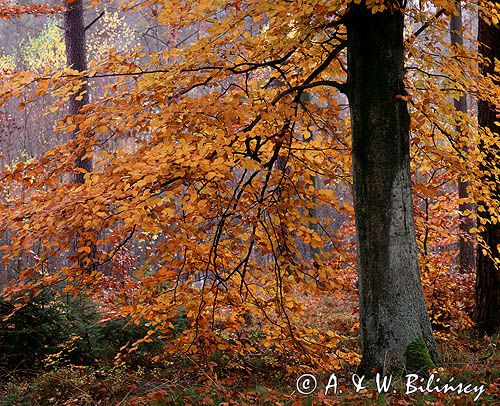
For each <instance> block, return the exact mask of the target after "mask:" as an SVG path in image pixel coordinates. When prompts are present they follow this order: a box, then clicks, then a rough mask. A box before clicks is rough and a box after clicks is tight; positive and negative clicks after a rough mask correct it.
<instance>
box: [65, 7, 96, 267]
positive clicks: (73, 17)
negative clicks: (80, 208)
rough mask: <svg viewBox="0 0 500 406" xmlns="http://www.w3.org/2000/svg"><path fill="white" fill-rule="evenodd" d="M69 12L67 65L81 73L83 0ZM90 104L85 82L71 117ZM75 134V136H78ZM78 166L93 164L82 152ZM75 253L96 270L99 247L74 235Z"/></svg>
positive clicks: (87, 168)
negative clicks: (81, 251) (87, 250)
mask: <svg viewBox="0 0 500 406" xmlns="http://www.w3.org/2000/svg"><path fill="white" fill-rule="evenodd" d="M65 5H66V11H65V12H64V40H65V44H66V60H67V65H68V67H70V68H73V69H75V70H77V71H79V72H82V71H85V70H86V69H87V48H86V39H85V33H86V29H85V21H84V18H83V12H84V7H83V0H66V1H65ZM88 103H89V86H88V84H87V82H83V83H82V85H81V87H80V89H79V92H77V93H76V94H75V95H73V96H71V97H70V99H69V114H71V115H76V114H78V113H79V112H80V110H81V109H82V108H83V107H84V106H85V105H86V104H88ZM76 131H77V130H75V132H74V133H73V134H72V136H73V138H75V137H76V135H77V134H76ZM76 165H77V167H78V168H79V169H83V170H84V171H85V172H91V171H92V161H91V160H90V159H89V158H84V153H82V154H81V155H80V156H78V158H77V159H76ZM84 175H85V173H82V172H78V173H76V174H75V178H74V181H75V183H79V184H83V183H84ZM85 245H87V246H90V249H91V252H90V254H89V256H88V257H85V256H83V255H82V254H79V253H78V247H79V246H85ZM73 250H74V252H75V253H76V254H77V258H78V264H79V266H80V268H81V269H84V270H85V271H86V272H89V271H90V270H92V269H93V268H94V259H95V257H96V246H95V244H93V243H92V242H91V241H89V240H87V238H86V237H84V236H82V235H80V234H79V233H78V232H77V233H76V234H75V238H74V240H73Z"/></svg>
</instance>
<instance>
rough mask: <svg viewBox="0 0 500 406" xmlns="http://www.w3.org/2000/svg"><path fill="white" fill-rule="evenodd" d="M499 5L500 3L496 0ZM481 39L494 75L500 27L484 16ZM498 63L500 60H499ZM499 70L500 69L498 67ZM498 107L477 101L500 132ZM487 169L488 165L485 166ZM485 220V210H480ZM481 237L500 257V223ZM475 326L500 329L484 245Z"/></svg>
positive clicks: (483, 121) (488, 178) (499, 303)
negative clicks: (493, 24) (486, 20)
mask: <svg viewBox="0 0 500 406" xmlns="http://www.w3.org/2000/svg"><path fill="white" fill-rule="evenodd" d="M494 3H496V4H497V5H498V4H499V3H500V2H499V1H498V0H497V1H495V2H494ZM478 39H479V42H480V43H481V45H480V47H479V51H480V52H481V53H482V54H483V55H484V56H485V57H487V58H488V59H489V61H490V62H489V63H485V64H484V65H483V66H482V71H483V73H484V74H485V75H493V74H494V72H495V64H494V61H495V58H497V61H498V58H499V57H500V55H499V50H500V28H499V27H498V26H496V27H495V26H492V25H488V23H486V22H485V21H484V20H483V19H482V18H479V29H478ZM497 63H498V62H497ZM497 69H498V68H497ZM495 109H496V107H495V106H493V105H490V104H488V103H487V102H485V101H483V100H480V101H479V102H478V121H479V125H481V126H482V127H489V128H490V129H491V130H492V132H495V133H497V134H499V133H500V128H499V127H498V126H497V125H496V124H495V121H498V118H496V117H495V116H496V114H497V112H496V111H495ZM495 152H496V154H495V153H494V152H491V151H490V152H489V153H490V154H491V157H487V159H486V161H487V162H498V154H499V152H498V151H495ZM485 169H486V170H487V168H485ZM484 182H485V183H489V184H491V185H495V184H496V185H498V179H494V177H493V176H492V175H485V178H484ZM495 197H496V199H497V201H498V199H500V192H498V191H497V192H496V195H495ZM479 214H481V215H482V216H483V217H485V218H486V219H488V215H487V214H486V213H479ZM481 237H482V238H483V239H484V241H485V242H486V243H487V244H488V246H489V247H490V248H491V251H492V254H493V256H494V257H496V258H498V257H499V256H500V253H499V251H498V244H500V224H498V223H497V224H492V223H489V224H486V225H484V231H483V232H481ZM476 272H477V275H476V329H477V331H478V332H479V333H482V334H483V333H486V334H493V333H496V332H498V331H499V326H500V311H499V309H500V272H499V270H498V269H495V265H494V263H493V261H492V259H491V258H490V257H489V256H488V255H484V254H483V250H482V247H481V246H478V251H477V269H476Z"/></svg>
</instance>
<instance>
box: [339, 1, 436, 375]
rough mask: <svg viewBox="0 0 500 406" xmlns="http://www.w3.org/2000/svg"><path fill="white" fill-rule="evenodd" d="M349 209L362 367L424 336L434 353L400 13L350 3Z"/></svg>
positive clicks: (370, 369) (380, 368)
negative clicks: (418, 233)
mask: <svg viewBox="0 0 500 406" xmlns="http://www.w3.org/2000/svg"><path fill="white" fill-rule="evenodd" d="M347 37H348V71H349V78H348V85H349V104H350V110H351V122H352V144H353V145H352V147H353V176H354V210H355V219H356V232H357V236H356V237H357V247H358V277H359V309H360V324H361V344H362V351H363V357H362V361H361V365H360V368H359V370H360V372H361V373H367V374H369V375H371V374H373V373H374V372H386V371H393V370H400V369H402V368H405V367H406V366H407V362H406V356H405V353H406V351H407V348H408V346H409V345H410V344H411V343H413V342H415V341H416V340H418V339H423V340H424V341H425V343H426V345H427V348H428V349H429V351H430V353H431V356H433V358H434V359H435V358H436V357H437V351H436V344H435V341H434V338H433V334H432V329H431V323H430V320H429V316H428V314H427V307H426V303H425V299H424V295H423V292H422V284H421V280H420V272H419V268H418V258H417V245H416V238H415V227H414V221H413V205H412V196H411V179H410V153H409V115H408V109H407V104H406V101H405V100H403V99H401V96H403V95H404V94H405V90H404V84H403V75H404V45H403V15H402V13H401V12H400V11H396V10H395V11H392V12H389V11H385V12H382V13H375V14H372V12H371V11H370V10H367V9H366V8H365V6H363V5H352V6H351V8H350V11H349V16H348V23H347Z"/></svg>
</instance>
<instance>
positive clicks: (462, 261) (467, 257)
mask: <svg viewBox="0 0 500 406" xmlns="http://www.w3.org/2000/svg"><path fill="white" fill-rule="evenodd" d="M455 11H456V14H455V13H454V14H452V15H451V19H450V40H451V43H452V44H453V45H463V43H464V39H463V36H462V6H461V4H460V1H456V2H455ZM453 103H454V105H455V109H456V110H457V111H460V112H462V113H467V97H466V95H463V96H462V97H460V98H459V99H458V100H454V101H453ZM457 131H460V128H459V127H457ZM467 185H468V183H467V182H464V181H462V180H460V179H459V181H458V197H459V198H460V199H465V198H467V197H468V196H467ZM458 210H459V211H460V212H464V211H466V210H470V211H472V210H473V207H472V205H471V204H470V203H461V204H460V205H459V206H458ZM473 227H474V222H473V220H472V219H471V218H469V217H467V216H462V215H461V216H460V226H459V228H460V234H461V235H462V237H460V239H459V242H458V266H459V269H460V272H461V273H467V272H472V271H473V270H474V265H475V255H474V243H473V241H472V240H471V239H470V238H464V237H463V236H464V235H467V234H469V232H470V229H471V228H473Z"/></svg>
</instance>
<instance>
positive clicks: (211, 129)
mask: <svg viewBox="0 0 500 406" xmlns="http://www.w3.org/2000/svg"><path fill="white" fill-rule="evenodd" d="M107 3H108V2H107ZM358 3H359V2H358ZM367 3H368V4H369V5H370V7H371V9H372V11H373V12H374V13H376V12H377V11H382V10H384V9H385V7H386V4H385V2H384V1H368V2H367ZM417 3H419V4H416V3H415V4H414V3H413V2H412V3H410V2H409V3H408V4H407V8H406V10H405V13H406V17H407V20H408V21H409V24H408V32H406V34H405V35H406V38H405V40H406V42H405V45H406V54H407V63H406V75H405V80H406V87H407V94H405V95H398V96H397V97H400V98H404V100H406V101H407V102H408V106H409V110H410V115H411V157H412V168H411V170H412V182H413V201H414V205H415V218H416V232H417V242H418V247H419V260H420V264H421V271H422V280H423V284H424V293H425V295H426V299H427V303H428V306H429V311H430V313H431V320H432V322H433V326H434V328H435V330H436V335H437V337H438V338H440V339H444V340H453V339H455V338H456V336H457V333H458V332H459V331H461V330H465V329H468V328H470V327H472V313H473V306H474V302H473V285H474V277H473V275H472V274H460V273H459V272H458V270H457V269H458V268H457V258H456V256H457V241H458V238H459V237H460V235H459V227H458V221H459V218H460V216H459V213H458V210H457V208H458V204H459V202H460V201H459V199H458V195H457V192H456V184H457V180H458V179H463V180H464V181H467V182H468V184H469V188H468V198H467V202H469V203H475V202H478V201H481V202H487V203H488V205H487V206H478V207H477V213H476V212H470V213H462V214H463V215H466V216H470V217H471V218H473V219H477V218H478V216H479V215H480V213H481V212H484V211H485V210H488V211H489V215H490V220H489V221H499V213H500V208H499V207H498V201H497V200H495V199H494V196H493V194H494V193H495V188H496V185H487V184H484V183H483V182H482V179H483V178H482V174H483V171H485V170H486V171H489V173H491V174H494V176H498V175H499V167H498V162H499V161H498V160H496V162H492V161H488V162H486V161H485V156H490V155H487V154H488V152H487V151H495V148H497V149H498V146H499V145H500V140H499V136H498V134H495V133H492V132H491V131H490V130H488V129H485V128H481V127H479V126H478V124H477V119H476V117H475V116H474V114H467V113H459V112H457V111H456V110H455V107H454V104H453V99H454V98H458V97H460V96H461V95H463V94H467V95H468V97H470V98H471V100H478V99H482V100H488V101H490V102H491V103H492V104H498V100H500V90H499V87H498V77H496V78H494V77H485V76H484V75H482V74H481V71H480V68H479V66H480V63H481V61H482V57H481V55H480V54H479V53H478V52H477V43H476V42H475V39H474V36H473V33H472V31H471V27H466V28H465V29H464V32H463V33H462V35H463V36H464V38H466V44H465V45H463V46H457V45H453V46H452V45H450V41H449V36H448V34H447V32H448V31H447V30H448V21H449V16H450V14H451V13H452V12H453V8H454V2H453V1H434V2H431V1H423V2H417ZM348 4H349V2H348V1H343V0H339V1H306V2H289V1H277V2H272V3H270V2H268V1H260V0H258V1H223V2H220V1H212V0H207V1H200V2H186V1H170V2H157V1H152V0H148V1H142V2H138V3H137V4H136V2H132V3H130V2H124V3H123V4H118V5H119V6H120V7H121V12H122V13H126V14H127V15H133V13H146V14H147V15H148V16H149V18H152V19H153V20H154V21H155V22H156V23H157V24H159V25H160V26H161V27H164V29H165V32H168V33H169V34H168V39H167V40H166V42H165V44H166V45H165V46H164V47H163V49H161V50H160V51H155V52H153V51H149V50H146V49H144V48H142V49H141V47H140V46H139V45H138V46H136V47H134V48H133V49H128V50H126V51H124V50H122V52H118V51H115V50H114V49H110V50H109V52H107V53H106V54H105V55H104V56H103V55H102V54H100V58H99V59H93V60H92V61H91V63H90V65H89V66H90V67H89V69H88V71H86V72H78V71H76V70H74V69H72V68H60V67H58V68H57V69H52V68H51V67H50V65H47V66H45V67H44V68H43V69H41V70H39V71H34V70H31V71H20V70H17V69H16V70H12V71H10V72H7V73H6V74H5V75H4V77H3V79H2V83H1V85H0V100H1V101H2V103H4V105H5V106H9V105H16V106H19V110H20V111H22V110H23V109H25V108H27V107H29V106H30V103H33V102H34V101H36V100H37V98H42V97H43V98H45V99H44V100H47V101H50V103H49V105H48V106H47V109H46V114H47V115H48V116H49V117H53V119H54V121H55V125H54V127H53V131H54V134H57V136H58V137H60V138H61V139H66V140H67V141H66V142H62V143H60V144H58V145H55V146H53V147H51V148H49V149H48V150H47V151H44V153H43V154H40V156H35V157H30V158H29V159H28V158H26V159H19V160H17V162H15V163H13V164H12V165H10V166H7V167H5V168H2V172H1V173H0V183H1V188H2V196H1V199H0V232H1V233H2V235H3V238H4V239H3V246H1V247H0V252H1V254H0V255H1V256H2V260H3V265H2V267H0V269H2V270H6V269H10V270H14V271H15V272H14V274H15V275H14V276H12V272H11V276H10V277H9V278H3V279H2V278H0V280H3V281H4V282H5V289H4V300H7V301H15V302H16V306H17V307H19V308H21V307H22V306H23V305H24V304H25V302H26V301H28V300H29V299H30V298H32V297H34V296H35V297H36V296H39V295H42V294H43V292H44V291H46V290H47V289H48V288H49V287H51V288H54V287H55V289H54V291H55V292H56V296H57V295H62V296H64V295H65V294H68V293H69V294H72V295H79V294H84V295H85V296H87V297H90V298H91V299H92V300H93V301H95V302H96V303H98V304H99V307H100V310H101V311H102V312H103V313H102V319H103V321H109V320H113V319H115V318H120V319H126V320H127V321H128V323H129V324H128V325H130V326H131V325H134V323H136V324H137V325H141V326H147V328H146V329H145V334H144V336H143V337H141V338H139V339H137V340H133V341H130V342H127V343H125V344H124V345H123V346H122V347H121V348H120V349H119V352H120V354H121V355H119V356H118V358H117V359H121V358H120V357H122V356H123V357H124V356H125V355H126V354H132V353H134V352H135V351H137V349H138V348H139V349H140V348H141V345H143V344H145V343H148V342H153V341H155V340H161V341H162V343H163V346H162V349H161V351H159V352H157V353H155V358H154V360H155V361H160V360H165V359H169V360H172V359H175V357H178V356H179V354H188V355H189V356H190V357H194V358H195V359H196V360H198V361H199V362H201V363H205V364H207V363H208V362H210V360H211V359H213V358H211V357H214V356H216V357H217V354H220V353H221V352H222V353H224V354H231V357H232V358H231V362H236V361H235V360H238V359H239V360H241V359H243V358H244V357H248V356H250V357H252V356H254V355H256V354H272V355H270V356H269V358H268V359H266V362H267V363H268V364H270V365H273V366H279V365H287V366H288V367H287V372H289V373H290V374H292V373H295V372H297V371H302V370H304V368H312V367H315V368H327V369H328V370H333V369H340V368H343V367H345V366H353V365H356V364H357V363H358V362H359V359H360V349H359V346H358V345H357V343H356V342H355V340H354V341H352V340H353V339H352V337H355V335H356V334H357V331H358V330H357V329H358V326H357V324H356V320H355V316H354V318H353V317H349V318H347V319H343V320H337V321H336V322H335V323H334V324H332V325H323V323H322V320H321V319H315V317H316V316H314V314H313V312H312V309H313V308H314V307H313V306H316V305H315V304H314V303H315V301H320V302H322V301H323V300H326V301H328V300H333V301H334V302H336V303H340V304H341V307H342V308H343V309H344V310H346V309H348V310H347V312H348V313H351V315H352V314H354V315H355V314H356V305H354V304H353V303H354V302H355V297H356V289H357V288H356V279H357V277H356V271H355V270H356V249H355V229H354V220H353V205H352V196H351V188H352V176H351V158H350V131H351V130H350V118H349V112H348V107H347V101H346V98H345V96H344V95H343V94H342V92H344V91H345V81H346V72H345V63H346V62H345V60H346V48H345V47H346V45H345V40H346V32H345V26H344V21H343V16H344V14H345V12H346V8H347V7H348ZM89 7H99V4H98V2H92V5H91V6H89ZM464 7H466V10H468V12H470V13H477V12H478V11H479V12H481V13H482V15H484V16H485V17H486V18H489V19H490V20H491V21H492V22H493V23H494V24H498V9H497V8H493V7H490V4H489V3H484V4H483V2H481V4H480V6H479V7H478V6H477V5H475V4H473V3H467V4H464ZM436 9H439V10H440V9H443V10H444V11H443V12H442V14H441V15H440V17H439V16H438V17H437V18H435V14H436ZM58 11H60V8H58V7H48V6H26V5H23V6H11V5H10V3H9V4H7V3H5V4H1V3H0V18H14V17H18V16H20V15H22V14H26V13H34V14H40V13H56V12H58ZM426 24H427V26H426V27H424V26H425V25H426ZM421 27H424V28H425V29H424V30H422V31H420V32H419V28H421ZM84 81H85V82H87V83H88V84H89V86H90V89H91V90H90V92H91V94H92V97H91V102H90V103H89V104H88V105H86V106H85V107H84V108H82V109H81V111H80V112H79V113H78V114H76V115H66V113H65V111H66V110H65V108H66V104H67V101H68V98H69V97H71V96H76V97H77V98H78V97H82V95H81V94H78V92H79V89H81V88H82V86H81V84H82V83H83V82H84ZM94 89H98V91H97V90H95V93H93V92H94ZM0 125H2V126H3V125H4V121H0ZM71 133H75V134H76V138H70V137H68V136H67V134H71ZM480 142H481V146H482V147H481V149H480V148H479V145H480ZM496 151H497V150H496ZM82 156H83V157H85V158H89V159H91V160H92V164H93V165H92V166H93V169H92V172H91V173H84V183H83V184H76V183H74V182H73V181H72V179H73V178H74V174H75V173H78V172H81V171H82V169H81V168H78V166H77V165H76V164H75V162H76V161H77V158H78V157H82ZM481 221H482V220H480V221H479V222H480V224H481ZM480 224H479V225H480ZM477 231H478V230H477V229H476V230H470V233H468V234H467V235H465V236H464V238H469V239H472V240H475V239H476V238H477ZM477 244H482V241H480V240H479V241H477ZM484 249H487V248H486V247H485V248H484ZM495 261H497V263H498V261H499V259H498V258H497V259H495ZM7 279H9V280H7ZM7 282H8V283H7ZM332 298H333V299H332ZM317 306H318V308H321V306H322V305H321V304H319V303H318V304H317ZM353 342H354V344H353ZM304 366H306V367H304Z"/></svg>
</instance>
